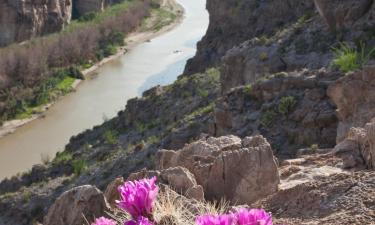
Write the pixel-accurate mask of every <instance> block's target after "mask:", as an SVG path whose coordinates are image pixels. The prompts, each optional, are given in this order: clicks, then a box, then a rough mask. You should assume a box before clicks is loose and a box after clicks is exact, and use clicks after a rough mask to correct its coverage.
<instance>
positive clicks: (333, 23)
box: [314, 0, 373, 31]
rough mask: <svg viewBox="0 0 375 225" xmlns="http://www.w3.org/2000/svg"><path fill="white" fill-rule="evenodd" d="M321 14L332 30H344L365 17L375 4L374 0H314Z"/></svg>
mask: <svg viewBox="0 0 375 225" xmlns="http://www.w3.org/2000/svg"><path fill="white" fill-rule="evenodd" d="M314 3H315V6H316V8H317V10H318V12H319V14H320V15H321V16H322V17H323V19H324V20H325V22H326V23H327V24H328V26H329V27H330V29H331V30H333V31H336V30H342V29H343V28H348V27H350V26H351V25H353V24H354V23H355V22H356V21H357V20H358V19H360V18H361V17H363V16H364V15H365V14H366V13H367V12H368V11H369V9H370V7H371V5H372V4H373V1H372V0H357V1H342V0H329V1H327V0H314Z"/></svg>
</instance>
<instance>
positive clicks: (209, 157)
mask: <svg viewBox="0 0 375 225" xmlns="http://www.w3.org/2000/svg"><path fill="white" fill-rule="evenodd" d="M176 166H182V167H185V168H187V169H188V170H189V171H190V172H191V173H192V174H194V176H195V178H196V180H197V183H198V184H199V185H202V186H203V189H204V192H205V196H206V197H207V198H208V199H221V198H225V199H227V200H229V201H232V202H236V203H239V204H248V203H252V202H254V201H256V200H258V199H260V198H262V197H265V196H267V195H269V194H271V193H274V192H276V191H277V186H278V184H279V174H278V171H277V163H276V160H275V158H274V156H273V154H272V149H271V146H270V145H269V143H268V142H267V141H266V139H264V138H263V137H262V136H253V137H246V138H244V139H243V140H241V139H240V138H238V137H235V136H223V137H219V138H208V139H207V140H204V139H202V140H200V141H197V142H194V143H192V144H189V145H186V146H185V147H184V148H183V149H181V150H179V151H169V150H162V151H159V152H158V154H157V156H156V168H158V169H168V168H173V167H176Z"/></svg>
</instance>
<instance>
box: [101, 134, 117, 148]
mask: <svg viewBox="0 0 375 225" xmlns="http://www.w3.org/2000/svg"><path fill="white" fill-rule="evenodd" d="M103 139H104V140H105V142H106V143H107V144H110V145H115V144H117V139H118V134H117V132H116V131H114V130H106V131H105V132H104V134H103Z"/></svg>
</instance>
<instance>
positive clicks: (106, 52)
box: [103, 45, 117, 57]
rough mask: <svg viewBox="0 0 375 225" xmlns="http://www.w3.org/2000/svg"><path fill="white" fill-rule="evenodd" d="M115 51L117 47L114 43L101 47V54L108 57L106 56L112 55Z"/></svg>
mask: <svg viewBox="0 0 375 225" xmlns="http://www.w3.org/2000/svg"><path fill="white" fill-rule="evenodd" d="M116 53H117V49H116V47H115V46H114V45H107V46H106V47H105V48H104V49H103V55H104V57H108V56H111V55H114V54H116Z"/></svg>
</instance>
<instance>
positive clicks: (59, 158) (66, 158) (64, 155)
mask: <svg viewBox="0 0 375 225" xmlns="http://www.w3.org/2000/svg"><path fill="white" fill-rule="evenodd" d="M72 159H73V155H72V153H70V152H68V151H64V152H58V153H57V154H56V158H55V159H54V160H53V162H54V163H56V164H64V163H68V162H70V161H71V160H72Z"/></svg>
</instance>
